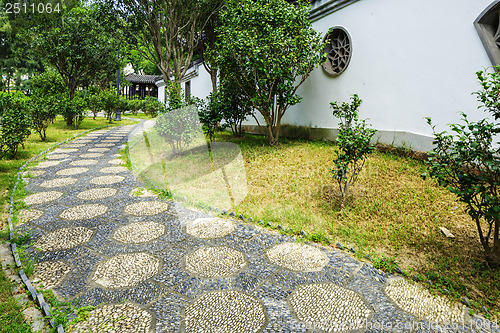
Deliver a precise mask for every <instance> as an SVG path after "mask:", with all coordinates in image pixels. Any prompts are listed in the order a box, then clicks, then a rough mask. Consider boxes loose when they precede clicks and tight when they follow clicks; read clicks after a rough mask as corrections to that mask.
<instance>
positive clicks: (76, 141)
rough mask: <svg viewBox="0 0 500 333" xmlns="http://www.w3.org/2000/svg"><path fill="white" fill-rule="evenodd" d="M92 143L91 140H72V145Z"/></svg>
mask: <svg viewBox="0 0 500 333" xmlns="http://www.w3.org/2000/svg"><path fill="white" fill-rule="evenodd" d="M93 141H94V140H92V139H76V140H73V143H90V142H93Z"/></svg>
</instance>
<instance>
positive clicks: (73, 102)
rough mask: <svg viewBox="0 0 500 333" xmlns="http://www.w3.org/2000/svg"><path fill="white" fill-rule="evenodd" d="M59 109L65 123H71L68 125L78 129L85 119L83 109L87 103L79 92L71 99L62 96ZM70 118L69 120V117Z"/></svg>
mask: <svg viewBox="0 0 500 333" xmlns="http://www.w3.org/2000/svg"><path fill="white" fill-rule="evenodd" d="M59 105H60V110H61V113H62V115H63V117H64V119H65V120H66V124H69V123H71V125H69V126H73V128H75V129H78V128H79V127H80V125H81V123H82V121H83V119H85V110H86V108H87V103H86V101H85V99H84V98H83V96H82V95H81V94H77V95H75V97H73V99H69V98H67V97H66V98H64V99H62V100H61V101H60V104H59ZM70 118H71V122H69V119H70Z"/></svg>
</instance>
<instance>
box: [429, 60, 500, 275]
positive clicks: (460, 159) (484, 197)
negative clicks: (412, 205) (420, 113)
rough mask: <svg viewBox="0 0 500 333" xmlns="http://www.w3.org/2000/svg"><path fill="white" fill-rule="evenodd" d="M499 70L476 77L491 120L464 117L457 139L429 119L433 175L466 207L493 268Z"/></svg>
mask: <svg viewBox="0 0 500 333" xmlns="http://www.w3.org/2000/svg"><path fill="white" fill-rule="evenodd" d="M499 71H500V66H497V67H496V71H495V72H493V73H488V72H486V71H484V72H483V71H479V72H477V73H476V74H477V77H478V79H479V81H480V83H481V86H482V88H483V90H482V91H479V92H476V93H475V94H477V96H478V100H479V101H480V102H481V103H482V105H481V106H480V107H482V108H484V109H485V110H486V111H487V112H488V113H490V114H491V117H490V118H484V119H481V120H479V121H478V122H471V121H469V120H468V119H467V115H466V114H465V113H462V117H463V118H462V120H463V122H464V123H463V124H451V125H450V128H451V130H452V131H453V133H452V134H449V133H447V132H440V133H436V131H435V126H433V125H432V122H431V119H430V118H427V122H428V124H429V125H430V126H432V129H433V132H434V135H435V139H434V144H435V148H434V149H433V150H432V151H431V152H430V153H429V158H428V161H427V165H428V168H429V173H430V176H431V177H433V178H435V179H436V180H437V181H438V182H439V184H440V185H441V186H444V187H446V188H447V189H448V190H449V191H451V192H452V193H454V194H456V195H457V196H458V198H459V199H460V201H462V202H464V203H465V204H466V211H467V212H468V214H469V215H470V216H471V218H472V219H473V220H474V222H475V223H476V227H477V230H478V233H479V239H480V242H481V245H482V246H483V249H484V251H485V257H486V260H487V262H488V263H489V264H490V265H491V266H493V267H500V193H499V190H500V142H498V141H497V142H496V143H494V140H498V138H499V135H500V124H499V123H498V120H499V119H500V94H499V87H500V73H499ZM492 119H494V121H492ZM483 223H484V224H483ZM484 225H486V228H485V229H483V226H484Z"/></svg>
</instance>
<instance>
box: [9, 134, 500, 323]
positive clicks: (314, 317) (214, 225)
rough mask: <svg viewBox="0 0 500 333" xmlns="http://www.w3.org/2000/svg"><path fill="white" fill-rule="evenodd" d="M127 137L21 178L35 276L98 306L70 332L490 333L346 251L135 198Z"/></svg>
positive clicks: (101, 137) (99, 139)
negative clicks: (442, 326)
mask: <svg viewBox="0 0 500 333" xmlns="http://www.w3.org/2000/svg"><path fill="white" fill-rule="evenodd" d="M131 130H132V127H131V126H122V127H119V128H115V129H111V130H100V131H96V132H93V133H90V134H88V135H87V136H85V137H81V138H78V139H75V140H73V141H71V142H70V143H68V144H65V145H64V146H61V147H60V148H58V149H56V150H55V151H53V152H51V153H50V154H48V155H47V160H43V161H40V163H39V164H38V165H36V166H34V167H32V168H30V169H29V170H28V171H27V172H26V175H25V179H26V180H27V181H28V185H27V187H26V189H27V190H28V191H29V192H30V194H29V195H27V196H26V197H25V199H24V200H25V203H26V205H27V206H28V207H27V208H25V209H23V210H22V211H21V212H20V215H19V220H20V222H23V224H21V225H20V226H19V227H18V228H19V229H21V230H23V231H29V232H32V233H33V246H32V247H31V248H30V249H29V253H30V254H31V255H32V256H33V257H34V258H35V260H36V261H37V266H36V270H35V279H36V280H39V281H40V284H43V286H44V287H45V288H51V289H52V290H53V291H54V292H55V293H56V294H57V295H58V296H59V297H60V298H62V299H64V300H70V301H74V302H75V304H77V305H78V306H88V305H92V306H96V309H95V310H93V311H92V312H91V313H90V317H89V320H88V321H87V322H80V323H78V324H76V325H74V326H73V327H72V329H71V331H74V332H101V331H108V329H107V327H110V328H113V330H112V331H113V332H351V331H352V332H410V331H411V332H437V331H438V330H437V329H436V326H434V327H431V326H430V324H431V323H435V322H439V323H446V322H447V321H449V320H451V321H453V322H454V324H453V325H448V326H447V327H448V330H447V331H448V332H455V331H457V332H458V331H460V332H465V331H467V332H468V331H471V332H472V331H473V332H482V331H484V332H490V331H491V330H489V329H484V330H483V329H478V328H476V327H474V326H472V327H474V328H473V329H471V326H469V325H474V324H475V323H476V320H477V318H473V320H472V322H471V321H470V318H467V315H466V311H465V309H464V308H463V307H461V306H460V305H456V304H455V305H453V304H449V303H447V302H446V301H445V300H444V299H441V298H439V297H437V298H435V297H433V296H431V295H430V294H429V293H428V292H427V291H426V290H424V289H423V288H421V287H419V286H418V285H415V284H413V283H411V282H408V281H406V280H403V279H401V278H397V277H394V276H388V275H386V274H385V273H383V272H381V271H379V270H377V269H375V268H373V267H372V266H371V265H370V264H367V263H362V262H360V261H358V260H356V259H353V258H352V257H351V256H349V255H348V254H347V253H344V252H341V251H337V250H332V249H325V248H323V247H319V246H316V245H314V244H299V243H296V242H295V240H294V239H293V238H291V237H289V236H284V235H279V234H276V233H272V232H270V231H266V230H263V229H261V228H260V227H258V226H255V225H253V224H249V223H242V222H240V221H234V220H230V219H222V218H218V217H214V216H212V215H210V214H209V213H208V212H203V211H198V210H194V209H190V208H187V207H185V206H184V205H183V204H182V203H179V202H174V201H171V200H162V199H159V198H158V197H155V196H137V195H134V194H133V192H134V189H136V188H138V187H140V186H142V184H141V183H140V182H138V181H137V180H136V177H135V176H134V175H133V174H132V173H131V172H130V171H129V170H128V169H127V168H125V167H124V166H122V161H121V160H120V159H119V155H117V153H118V150H119V149H120V148H122V147H123V144H124V143H125V142H127V138H128V134H129V132H130V131H131ZM462 320H466V322H468V323H469V324H468V325H466V326H462V325H459V324H461V323H462ZM412 325H413V326H412ZM453 327H455V328H453ZM493 331H496V332H498V330H493Z"/></svg>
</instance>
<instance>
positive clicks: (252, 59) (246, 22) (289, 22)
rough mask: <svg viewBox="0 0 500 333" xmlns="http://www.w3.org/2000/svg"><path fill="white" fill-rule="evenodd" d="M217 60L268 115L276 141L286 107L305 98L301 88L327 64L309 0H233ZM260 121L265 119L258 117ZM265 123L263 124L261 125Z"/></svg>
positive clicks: (272, 140)
mask: <svg viewBox="0 0 500 333" xmlns="http://www.w3.org/2000/svg"><path fill="white" fill-rule="evenodd" d="M221 22H222V25H221V27H220V28H219V30H218V32H219V42H218V43H217V50H218V53H219V54H218V56H217V63H218V65H219V68H220V69H221V72H222V77H224V75H231V78H232V80H234V81H235V83H236V84H238V85H239V86H240V88H241V90H242V92H243V93H244V94H245V95H246V96H247V97H248V99H249V100H250V101H251V103H252V105H253V107H254V108H255V109H256V110H257V111H259V113H260V114H261V115H262V116H263V117H264V120H265V122H266V126H267V130H266V132H265V134H266V135H267V137H268V139H269V143H270V144H271V145H276V144H277V143H278V141H279V136H280V125H281V119H282V117H283V115H284V114H285V112H286V110H287V109H288V108H289V107H290V106H292V105H295V104H297V103H299V102H300V100H301V97H300V96H299V95H298V94H297V89H298V87H299V86H300V85H301V84H302V83H303V82H304V81H305V80H306V78H307V77H308V76H309V73H310V72H311V71H312V70H313V68H314V67H315V66H316V65H318V64H321V63H323V61H324V60H325V56H324V54H323V43H322V42H321V37H320V36H319V34H318V33H317V32H316V31H314V29H313V28H312V26H311V22H310V21H309V9H308V5H307V4H306V3H304V2H303V1H300V2H299V3H298V4H297V5H296V6H295V5H292V4H289V3H287V2H286V1H285V0H255V1H253V0H228V1H227V3H226V7H225V9H224V10H223V11H222V14H221ZM254 118H255V120H256V121H257V123H258V124H259V122H258V120H257V118H256V117H255V116H254ZM259 125H260V124H259Z"/></svg>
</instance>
